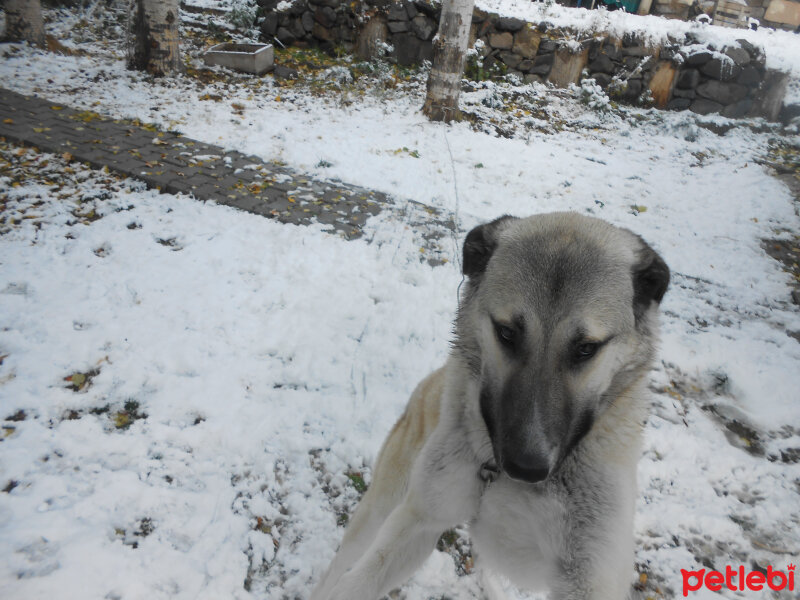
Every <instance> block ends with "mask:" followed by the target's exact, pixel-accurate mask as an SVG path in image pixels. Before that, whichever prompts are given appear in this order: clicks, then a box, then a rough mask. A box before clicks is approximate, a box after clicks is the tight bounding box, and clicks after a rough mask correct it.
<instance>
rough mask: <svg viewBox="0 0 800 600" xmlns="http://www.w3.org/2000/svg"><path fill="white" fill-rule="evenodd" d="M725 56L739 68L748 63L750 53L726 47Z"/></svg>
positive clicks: (742, 49)
mask: <svg viewBox="0 0 800 600" xmlns="http://www.w3.org/2000/svg"><path fill="white" fill-rule="evenodd" d="M725 56H727V57H728V58H730V59H731V60H732V61H733V62H734V63H735V64H737V65H739V66H740V67H743V66H745V65H746V64H747V63H749V62H750V53H749V52H747V50H745V49H744V48H739V47H737V46H728V47H727V48H725Z"/></svg>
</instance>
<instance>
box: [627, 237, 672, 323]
mask: <svg viewBox="0 0 800 600" xmlns="http://www.w3.org/2000/svg"><path fill="white" fill-rule="evenodd" d="M639 239H640V240H641V238H639ZM668 286H669V267H668V266H667V263H665V262H664V259H663V258H661V257H660V256H659V255H658V253H657V252H656V251H655V250H653V249H652V248H651V247H650V246H648V245H647V243H645V241H644V240H642V249H641V250H640V251H639V262H638V263H637V264H636V266H634V268H633V314H634V316H635V317H636V321H637V322H638V321H639V319H640V318H641V316H642V315H643V314H644V313H645V312H646V311H647V309H648V308H650V305H651V303H653V302H656V303H660V302H661V299H662V298H663V297H664V294H665V293H666V291H667V287H668Z"/></svg>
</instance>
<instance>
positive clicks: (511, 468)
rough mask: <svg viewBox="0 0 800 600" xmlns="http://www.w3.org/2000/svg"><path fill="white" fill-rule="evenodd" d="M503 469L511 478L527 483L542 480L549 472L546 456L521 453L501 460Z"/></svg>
mask: <svg viewBox="0 0 800 600" xmlns="http://www.w3.org/2000/svg"><path fill="white" fill-rule="evenodd" d="M503 470H504V471H505V472H506V473H507V474H508V476H509V477H511V479H519V480H521V481H527V482H528V483H536V482H537V481H542V480H544V479H545V478H546V477H547V475H548V474H549V473H550V465H549V464H548V460H547V458H545V457H543V456H538V455H533V454H531V455H521V456H514V457H513V458H508V459H506V460H505V461H503Z"/></svg>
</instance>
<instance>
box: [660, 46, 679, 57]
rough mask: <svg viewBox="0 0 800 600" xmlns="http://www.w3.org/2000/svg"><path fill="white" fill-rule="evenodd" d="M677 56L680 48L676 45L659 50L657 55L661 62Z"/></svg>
mask: <svg viewBox="0 0 800 600" xmlns="http://www.w3.org/2000/svg"><path fill="white" fill-rule="evenodd" d="M679 55H680V46H677V45H672V46H664V47H663V48H661V53H660V54H659V58H661V60H672V59H674V58H675V57H676V56H679Z"/></svg>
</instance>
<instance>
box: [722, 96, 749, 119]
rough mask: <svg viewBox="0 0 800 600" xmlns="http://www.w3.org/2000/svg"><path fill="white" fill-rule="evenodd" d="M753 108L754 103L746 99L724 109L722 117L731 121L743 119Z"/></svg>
mask: <svg viewBox="0 0 800 600" xmlns="http://www.w3.org/2000/svg"><path fill="white" fill-rule="evenodd" d="M752 106H753V101H752V100H751V99H750V98H745V99H744V100H740V101H739V102H736V103H735V104H729V105H728V106H726V107H725V108H723V109H722V116H723V117H728V118H730V119H741V118H742V117H744V116H745V115H747V113H748V112H750V109H751V108H752Z"/></svg>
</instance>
